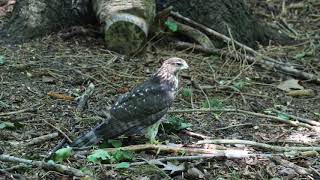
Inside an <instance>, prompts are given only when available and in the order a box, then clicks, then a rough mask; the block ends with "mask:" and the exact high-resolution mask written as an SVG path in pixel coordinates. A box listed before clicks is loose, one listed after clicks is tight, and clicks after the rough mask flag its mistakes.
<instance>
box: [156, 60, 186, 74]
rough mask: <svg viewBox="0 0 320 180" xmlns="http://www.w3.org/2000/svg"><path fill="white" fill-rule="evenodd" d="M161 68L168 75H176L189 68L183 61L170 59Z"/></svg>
mask: <svg viewBox="0 0 320 180" xmlns="http://www.w3.org/2000/svg"><path fill="white" fill-rule="evenodd" d="M161 68H165V69H166V70H167V71H168V72H169V73H172V74H177V73H178V72H179V71H180V70H183V69H188V68H189V66H188V64H187V62H186V61H185V60H184V59H181V58H178V57H172V58H169V59H167V60H165V61H164V62H163V63H162V66H161Z"/></svg>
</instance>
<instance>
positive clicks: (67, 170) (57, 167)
mask: <svg viewBox="0 0 320 180" xmlns="http://www.w3.org/2000/svg"><path fill="white" fill-rule="evenodd" d="M0 161H3V162H13V163H22V164H27V165H32V166H36V167H39V168H43V169H47V170H50V171H57V172H60V173H63V174H68V175H72V176H85V175H86V174H85V173H83V172H82V171H80V170H78V169H75V168H72V167H68V166H65V165H61V164H56V163H50V162H44V161H35V160H29V159H23V158H18V157H14V156H10V155H6V154H2V155H0Z"/></svg>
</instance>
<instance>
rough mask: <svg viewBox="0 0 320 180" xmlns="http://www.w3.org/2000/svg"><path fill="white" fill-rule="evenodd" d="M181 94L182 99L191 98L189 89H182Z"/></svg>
mask: <svg viewBox="0 0 320 180" xmlns="http://www.w3.org/2000/svg"><path fill="white" fill-rule="evenodd" d="M181 94H182V96H184V97H190V96H191V89H190V88H183V89H182V92H181Z"/></svg>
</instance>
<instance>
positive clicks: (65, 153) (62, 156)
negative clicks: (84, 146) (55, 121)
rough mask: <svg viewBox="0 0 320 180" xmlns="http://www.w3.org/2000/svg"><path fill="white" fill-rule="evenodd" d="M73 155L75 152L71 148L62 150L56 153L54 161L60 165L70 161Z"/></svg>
mask: <svg viewBox="0 0 320 180" xmlns="http://www.w3.org/2000/svg"><path fill="white" fill-rule="evenodd" d="M72 154H73V151H72V148H71V147H68V148H61V149H59V150H57V151H56V152H55V153H54V157H53V159H54V161H55V162H58V163H60V162H63V161H64V160H66V159H68V158H69V157H70V156H71V155H72Z"/></svg>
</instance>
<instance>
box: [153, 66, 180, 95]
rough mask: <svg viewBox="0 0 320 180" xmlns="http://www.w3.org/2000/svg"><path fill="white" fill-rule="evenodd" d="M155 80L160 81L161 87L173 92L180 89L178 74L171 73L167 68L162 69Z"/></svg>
mask: <svg viewBox="0 0 320 180" xmlns="http://www.w3.org/2000/svg"><path fill="white" fill-rule="evenodd" d="M154 78H157V79H159V81H160V83H161V85H162V86H166V87H167V88H168V89H169V90H171V91H176V90H177V89H178V85H179V79H178V74H174V73H170V71H168V70H167V69H165V68H160V69H159V70H158V72H157V73H155V74H154Z"/></svg>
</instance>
